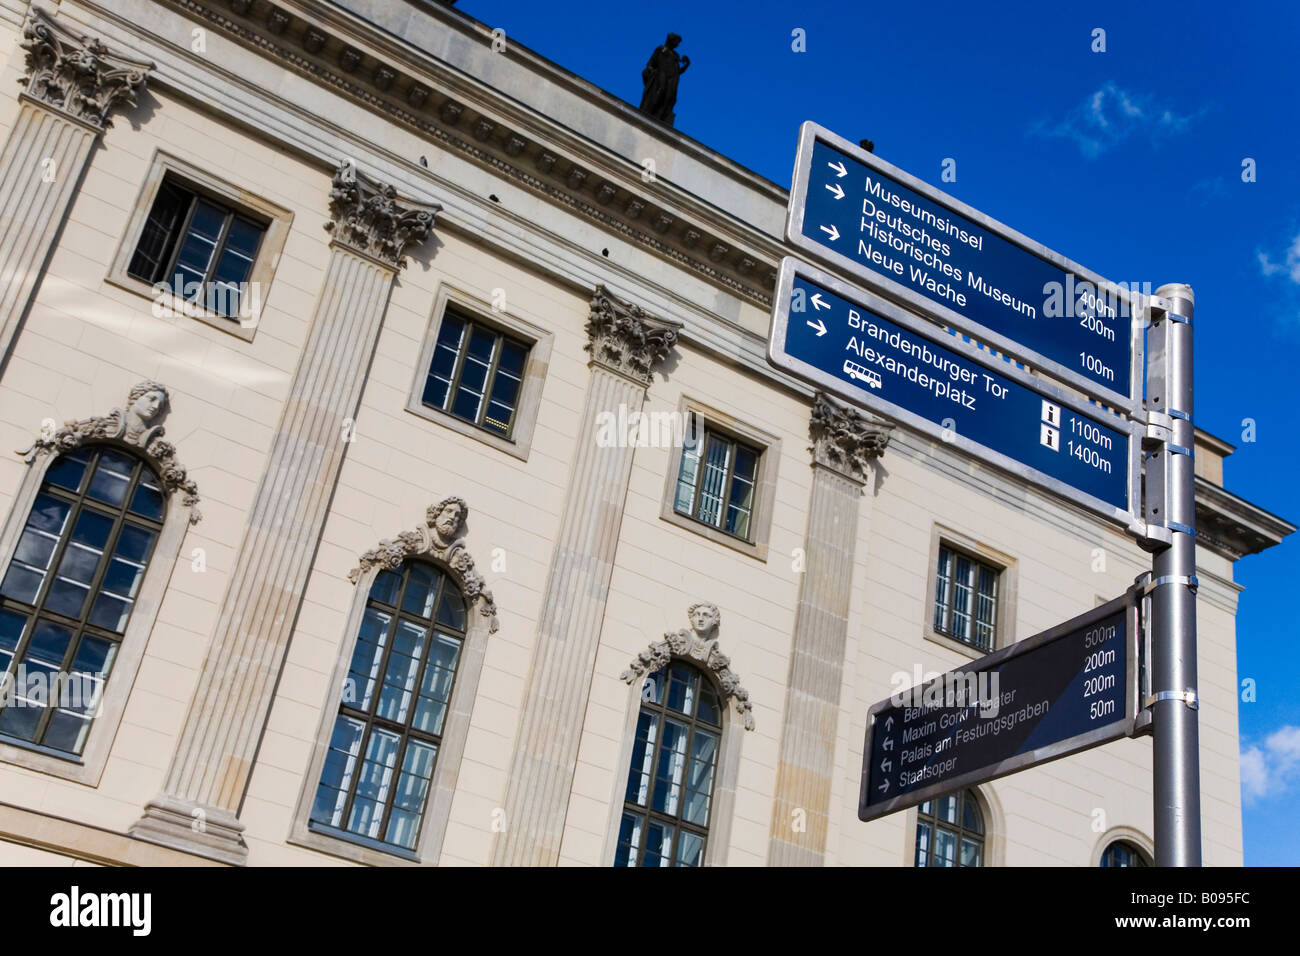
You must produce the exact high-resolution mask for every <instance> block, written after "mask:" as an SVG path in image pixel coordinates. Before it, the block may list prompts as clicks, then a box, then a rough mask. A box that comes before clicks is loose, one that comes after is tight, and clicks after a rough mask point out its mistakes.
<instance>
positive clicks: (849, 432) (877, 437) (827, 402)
mask: <svg viewBox="0 0 1300 956" xmlns="http://www.w3.org/2000/svg"><path fill="white" fill-rule="evenodd" d="M893 430H894V426H893V425H891V424H889V423H887V422H883V421H880V420H879V419H876V418H874V417H871V416H868V415H866V414H864V413H862V412H860V411H858V410H857V409H856V408H852V407H850V406H848V405H845V404H844V403H842V402H839V401H836V400H835V399H833V398H831V397H830V396H829V395H827V394H826V393H824V392H818V393H817V396H816V398H814V400H813V407H812V413H811V415H810V416H809V419H808V437H809V438H811V439H812V445H811V446H810V447H809V449H808V450H809V451H810V452H812V458H813V463H814V464H816V465H820V466H821V467H823V468H830V469H831V470H833V471H836V472H839V473H840V474H841V475H843V476H844V477H846V478H849V479H852V480H853V481H857V482H865V481H866V480H867V477H868V475H869V474H870V472H871V462H872V461H874V460H875V459H877V458H879V457H880V456H881V455H882V454H884V451H885V449H886V448H887V447H888V446H889V437H890V434H891V433H892V432H893Z"/></svg>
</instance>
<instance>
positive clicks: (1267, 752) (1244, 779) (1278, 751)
mask: <svg viewBox="0 0 1300 956" xmlns="http://www.w3.org/2000/svg"><path fill="white" fill-rule="evenodd" d="M1297 771H1300V727H1297V726H1295V725H1294V724H1287V725H1286V726H1285V727H1282V728H1280V729H1278V730H1275V731H1273V732H1272V733H1271V734H1269V735H1268V736H1267V737H1265V738H1264V742H1263V743H1262V744H1252V745H1251V746H1249V747H1247V748H1246V749H1245V750H1243V751H1242V752H1241V787H1242V790H1243V791H1244V792H1245V795H1246V802H1247V803H1253V802H1254V801H1256V800H1262V799H1266V798H1268V797H1275V796H1277V795H1278V794H1280V793H1282V792H1283V791H1285V790H1286V789H1287V788H1288V787H1289V786H1290V785H1291V783H1292V782H1293V780H1294V778H1295V777H1296V776H1297Z"/></svg>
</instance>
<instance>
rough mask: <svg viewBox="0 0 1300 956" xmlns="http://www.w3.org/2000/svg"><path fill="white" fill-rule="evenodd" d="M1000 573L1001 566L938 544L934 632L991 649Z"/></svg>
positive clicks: (994, 630) (981, 647) (994, 633)
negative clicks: (997, 566) (998, 566)
mask: <svg viewBox="0 0 1300 956" xmlns="http://www.w3.org/2000/svg"><path fill="white" fill-rule="evenodd" d="M1001 574H1002V569H1001V568H996V567H994V566H992V565H990V564H985V563H984V562H982V561H979V560H977V559H976V558H973V557H971V556H970V555H968V554H965V553H963V552H961V551H958V550H956V549H955V548H952V547H949V546H948V545H946V544H941V545H940V546H939V566H938V569H937V573H936V575H935V589H934V629H935V632H936V633H939V634H943V635H945V636H947V637H951V638H953V639H954V640H958V641H961V642H962V643H963V644H969V645H970V646H971V647H974V648H977V649H978V650H981V651H991V650H993V646H994V643H995V638H996V636H997V626H998V620H997V614H998V579H999V577H1000V575H1001Z"/></svg>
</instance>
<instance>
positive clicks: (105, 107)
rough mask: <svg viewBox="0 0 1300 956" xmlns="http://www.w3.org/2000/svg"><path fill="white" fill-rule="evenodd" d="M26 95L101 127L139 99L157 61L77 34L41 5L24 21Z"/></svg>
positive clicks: (33, 9) (75, 118)
mask: <svg viewBox="0 0 1300 956" xmlns="http://www.w3.org/2000/svg"><path fill="white" fill-rule="evenodd" d="M22 46H23V49H24V50H26V52H27V67H26V69H27V73H26V76H24V78H23V82H24V83H25V84H26V87H27V90H26V92H27V95H28V96H30V97H31V98H32V99H33V100H35V101H36V102H38V103H40V104H41V105H43V106H45V107H47V108H48V109H51V110H53V111H54V112H56V113H59V114H60V115H62V116H66V117H68V118H70V119H73V120H76V121H77V122H79V123H84V124H86V125H87V126H90V127H91V128H93V129H94V130H95V131H96V132H101V131H103V130H104V129H105V127H107V126H109V125H111V124H110V122H109V118H108V117H109V114H110V113H111V112H112V111H113V110H114V109H115V108H116V107H117V106H118V105H119V104H125V105H127V106H134V105H135V98H136V95H137V94H138V93H139V92H140V91H141V90H143V89H144V87H145V82H146V80H147V78H148V75H149V71H150V70H152V69H153V64H152V63H149V62H147V61H145V60H135V59H132V58H130V57H127V56H123V55H122V54H120V53H115V52H113V51H111V50H110V49H109V48H108V47H106V46H105V45H104V43H103V41H101V40H100V39H98V38H97V37H89V36H78V35H77V34H75V33H73V32H71V31H70V30H69V29H68V28H67V27H65V26H63V25H62V24H61V23H59V22H58V21H57V20H55V19H54V18H53V17H51V16H50V14H48V13H46V12H45V11H44V10H42V9H41V8H40V7H32V9H31V12H30V13H29V14H28V16H27V23H26V24H25V25H24V27H23V39H22Z"/></svg>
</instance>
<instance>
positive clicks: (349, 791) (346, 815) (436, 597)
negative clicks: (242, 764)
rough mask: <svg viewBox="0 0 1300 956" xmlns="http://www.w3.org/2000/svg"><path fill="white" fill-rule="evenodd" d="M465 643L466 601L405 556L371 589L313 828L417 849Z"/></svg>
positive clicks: (450, 584)
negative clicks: (397, 567) (394, 569)
mask: <svg viewBox="0 0 1300 956" xmlns="http://www.w3.org/2000/svg"><path fill="white" fill-rule="evenodd" d="M464 640H465V600H464V597H463V596H462V595H461V592H460V590H459V589H458V588H457V587H456V585H455V583H454V582H453V581H451V579H449V578H448V577H447V576H446V575H444V574H443V573H442V572H441V571H439V570H438V569H437V568H436V567H434V566H433V565H431V564H428V563H426V562H423V561H418V560H407V561H406V562H405V563H404V564H403V565H402V566H401V567H400V568H399V569H398V570H397V571H387V570H385V571H380V572H379V574H378V575H377V576H376V577H375V581H374V584H373V585H372V586H371V588H370V596H369V599H368V600H367V603H366V609H365V613H364V615H363V616H362V619H361V628H360V632H359V633H358V635H357V642H356V647H355V648H354V650H353V652H352V661H351V664H350V666H349V669H348V676H347V679H346V680H345V681H344V683H343V699H342V701H341V702H340V704H339V710H338V715H337V717H336V718H335V720H334V729H333V733H332V734H331V737H330V742H329V750H328V752H327V754H326V757H325V766H324V769H323V771H322V772H321V779H320V784H319V786H317V788H316V797H315V800H314V802H313V804H312V810H311V823H310V827H311V828H312V829H315V830H323V831H324V832H327V833H328V832H331V831H332V832H333V833H334V835H337V836H347V837H350V838H351V839H360V840H361V841H362V842H367V843H369V842H373V843H374V844H375V845H376V846H377V847H379V848H381V849H387V850H390V851H391V850H392V849H394V848H397V849H400V850H407V851H413V850H414V849H415V846H416V842H417V840H418V839H419V835H420V824H421V821H422V820H423V817H424V810H425V804H426V800H427V797H428V792H429V781H430V780H431V779H432V777H433V768H434V764H435V762H436V761H437V758H438V748H439V747H440V746H441V744H442V731H443V723H444V721H445V719H446V716H447V702H448V701H449V700H451V690H452V684H453V682H454V680H455V677H456V665H457V663H458V662H459V660H460V652H461V645H462V644H463V642H464Z"/></svg>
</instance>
